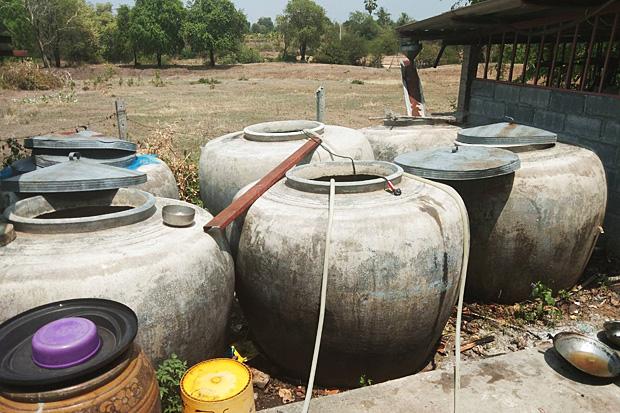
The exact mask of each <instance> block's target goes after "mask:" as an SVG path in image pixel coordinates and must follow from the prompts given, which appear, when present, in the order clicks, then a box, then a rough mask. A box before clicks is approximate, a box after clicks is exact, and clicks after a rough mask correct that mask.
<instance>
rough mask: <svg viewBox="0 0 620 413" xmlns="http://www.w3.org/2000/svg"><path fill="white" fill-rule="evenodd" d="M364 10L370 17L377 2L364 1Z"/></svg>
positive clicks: (375, 0) (373, 0)
mask: <svg viewBox="0 0 620 413" xmlns="http://www.w3.org/2000/svg"><path fill="white" fill-rule="evenodd" d="M364 8H365V9H366V11H367V12H368V14H370V15H371V16H372V14H373V13H374V11H375V10H376V9H377V0H364Z"/></svg>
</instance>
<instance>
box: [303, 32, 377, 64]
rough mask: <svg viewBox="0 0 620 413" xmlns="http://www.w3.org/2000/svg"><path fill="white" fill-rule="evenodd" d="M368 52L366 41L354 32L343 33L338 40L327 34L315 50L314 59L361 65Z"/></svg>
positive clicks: (319, 61)
mask: <svg viewBox="0 0 620 413" xmlns="http://www.w3.org/2000/svg"><path fill="white" fill-rule="evenodd" d="M367 54H368V41H367V40H365V39H364V38H363V37H359V36H356V35H354V34H349V33H347V34H345V35H344V36H342V40H340V39H339V38H338V37H337V36H329V37H327V38H326V39H324V42H323V44H322V45H321V47H320V48H319V50H317V53H316V54H315V56H314V61H315V62H317V63H330V64H336V65H363V64H364V63H365V60H366V55H367Z"/></svg>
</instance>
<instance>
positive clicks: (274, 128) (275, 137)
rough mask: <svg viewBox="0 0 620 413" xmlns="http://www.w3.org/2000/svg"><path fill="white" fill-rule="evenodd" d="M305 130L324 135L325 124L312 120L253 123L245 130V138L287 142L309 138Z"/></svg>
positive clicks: (259, 140)
mask: <svg viewBox="0 0 620 413" xmlns="http://www.w3.org/2000/svg"><path fill="white" fill-rule="evenodd" d="M304 131H309V132H311V133H314V134H318V135H323V132H324V131H325V125H324V124H322V123H321V122H315V121H310V120H285V121H277V122H265V123H257V124H256V125H251V126H248V127H246V128H245V129H244V130H243V135H244V137H245V139H247V140H251V141H258V142H285V141H295V140H301V139H307V138H308V136H307V135H306V133H305V132H304Z"/></svg>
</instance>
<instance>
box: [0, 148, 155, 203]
mask: <svg viewBox="0 0 620 413" xmlns="http://www.w3.org/2000/svg"><path fill="white" fill-rule="evenodd" d="M69 159H70V160H69V162H62V163H59V164H56V165H53V166H50V167H49V168H40V169H37V170H35V171H33V172H29V173H26V174H23V175H19V176H14V177H12V178H8V179H4V180H2V181H0V189H2V190H3V191H10V192H18V193H52V192H53V193H62V192H82V191H102V190H108V189H118V188H124V187H127V186H131V185H139V184H142V183H144V182H146V180H147V177H146V174H144V173H139V172H136V171H132V170H129V169H125V168H117V167H115V166H109V165H102V164H99V163H96V162H92V161H89V160H87V159H80V155H79V153H71V154H70V155H69Z"/></svg>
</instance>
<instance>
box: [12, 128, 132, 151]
mask: <svg viewBox="0 0 620 413" xmlns="http://www.w3.org/2000/svg"><path fill="white" fill-rule="evenodd" d="M24 146H25V147H26V148H29V149H33V150H34V149H52V150H68V151H79V150H81V149H102V150H106V149H107V150H111V149H113V150H118V151H126V152H132V153H135V152H136V150H137V146H136V144H135V143H132V142H129V141H125V140H122V139H118V138H112V137H109V136H104V135H103V134H101V133H97V132H93V131H89V130H85V131H81V132H76V133H73V134H70V135H45V136H35V137H32V138H28V139H25V140H24Z"/></svg>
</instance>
